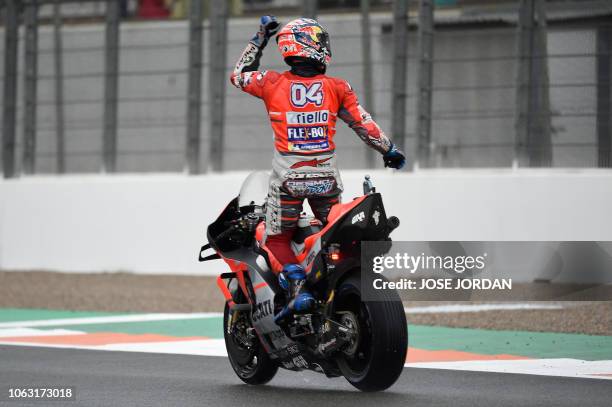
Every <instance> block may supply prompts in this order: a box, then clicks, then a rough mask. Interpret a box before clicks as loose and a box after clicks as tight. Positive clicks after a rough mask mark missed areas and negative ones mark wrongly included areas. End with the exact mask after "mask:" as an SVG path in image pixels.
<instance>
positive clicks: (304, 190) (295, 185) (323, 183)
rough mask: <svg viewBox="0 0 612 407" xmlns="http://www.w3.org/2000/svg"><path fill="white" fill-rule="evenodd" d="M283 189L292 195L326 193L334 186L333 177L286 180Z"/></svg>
mask: <svg viewBox="0 0 612 407" xmlns="http://www.w3.org/2000/svg"><path fill="white" fill-rule="evenodd" d="M284 186H285V189H286V190H287V191H288V192H289V193H290V194H291V195H293V196H296V197H301V196H311V195H326V194H328V193H330V192H331V191H332V190H333V189H334V187H335V186H336V180H334V179H333V178H317V179H303V180H293V179H292V180H287V181H285V183H284Z"/></svg>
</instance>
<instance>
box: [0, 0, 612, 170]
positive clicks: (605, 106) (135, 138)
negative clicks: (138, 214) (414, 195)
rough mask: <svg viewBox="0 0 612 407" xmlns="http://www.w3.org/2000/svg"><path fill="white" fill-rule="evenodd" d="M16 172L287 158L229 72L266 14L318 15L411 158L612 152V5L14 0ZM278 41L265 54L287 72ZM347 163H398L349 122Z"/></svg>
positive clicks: (10, 164) (5, 78) (228, 164)
mask: <svg viewBox="0 0 612 407" xmlns="http://www.w3.org/2000/svg"><path fill="white" fill-rule="evenodd" d="M0 13H1V17H2V18H1V21H2V26H1V27H0V53H1V54H2V55H3V58H2V59H3V63H2V64H1V66H0V88H2V96H1V97H0V108H1V110H2V114H1V118H0V120H2V169H3V174H4V177H5V178H11V177H19V176H21V175H23V174H56V173H60V174H61V173H99V172H105V173H115V172H118V173H125V172H130V173H135V172H136V173H141V172H142V173H146V172H188V173H191V174H201V173H207V172H224V171H233V170H251V169H267V168H269V166H270V159H271V152H272V143H271V142H269V141H271V140H270V139H271V129H270V128H269V124H268V120H267V118H266V116H265V114H264V113H265V112H264V108H263V106H262V105H261V103H260V101H258V100H257V99H255V98H252V97H249V96H248V95H245V94H242V93H241V92H240V91H238V90H237V89H235V88H233V87H231V86H230V85H229V81H228V77H229V73H230V71H231V69H232V65H233V63H234V61H235V59H237V58H238V56H239V55H240V53H241V51H242V49H243V48H244V46H245V45H246V42H247V41H248V39H249V38H250V37H251V36H252V34H253V33H254V32H255V31H256V30H257V27H258V16H260V15H262V14H274V15H277V16H278V18H279V20H281V22H287V21H289V20H291V19H293V18H296V17H298V16H311V17H317V18H318V19H319V20H320V22H321V23H322V24H323V25H324V26H325V27H326V28H327V30H328V31H329V33H330V35H331V43H332V52H333V59H332V64H331V66H330V68H329V70H328V73H329V74H330V75H332V76H341V77H343V78H345V79H347V80H348V81H349V82H350V83H351V85H352V86H353V87H354V88H355V89H356V91H357V93H358V95H359V96H360V100H361V103H362V104H363V105H364V106H365V107H366V109H367V110H369V111H370V112H371V113H372V114H373V116H374V117H375V119H376V120H377V121H378V122H379V124H380V125H381V126H382V128H383V129H384V130H385V132H386V133H387V134H389V135H390V136H391V137H393V139H394V140H395V141H396V142H397V143H398V144H400V145H402V146H403V148H404V150H405V151H406V153H407V154H408V157H409V163H410V166H411V169H415V168H458V167H466V168H474V167H485V168H491V167H500V168H504V167H506V168H510V167H514V168H517V167H564V168H567V167H580V168H595V167H610V166H611V165H612V160H611V157H612V135H611V120H612V119H611V118H612V116H611V104H610V100H611V97H612V95H611V79H610V78H611V76H610V74H611V69H612V65H611V50H612V19H611V17H612V2H610V1H603V0H602V1H597V0H547V1H544V0H497V1H492V0H489V1H487V0H420V1H419V0H395V1H393V0H320V1H316V0H315V1H313V0H309V1H299V0H228V1H220V0H204V1H189V0H98V1H77V0H1V1H0ZM274 45H275V44H274V43H273V42H272V43H271V44H270V45H269V47H268V48H267V49H266V50H265V52H264V57H263V60H262V69H274V70H284V69H286V66H285V65H284V63H283V61H282V59H281V57H280V55H279V53H278V50H277V49H276V47H275V46H274ZM336 140H337V144H338V145H339V148H338V153H339V160H340V165H341V168H343V169H351V168H354V169H364V168H378V167H382V165H381V160H380V159H379V158H378V156H377V155H375V154H374V153H373V152H371V151H366V150H367V149H366V148H364V146H363V144H362V143H361V141H360V140H359V139H358V138H357V137H356V136H355V135H354V134H353V133H352V132H351V131H350V129H348V128H347V127H346V126H343V125H340V126H339V131H338V135H337V138H336Z"/></svg>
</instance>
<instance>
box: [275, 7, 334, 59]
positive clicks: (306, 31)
mask: <svg viewBox="0 0 612 407" xmlns="http://www.w3.org/2000/svg"><path fill="white" fill-rule="evenodd" d="M276 42H277V43H278V50H279V51H280V53H281V55H282V56H283V59H284V60H285V62H287V63H289V61H288V59H289V60H290V58H292V57H302V58H310V59H314V60H315V61H317V62H319V63H321V64H323V65H324V66H327V65H329V63H330V61H331V47H330V45H329V34H328V33H327V31H326V30H325V29H324V28H323V27H322V26H321V25H320V24H319V23H318V22H317V20H313V19H310V18H298V19H296V20H293V21H290V22H289V23H287V25H285V26H284V27H283V28H282V29H281V30H280V31H279V32H278V34H277V36H276Z"/></svg>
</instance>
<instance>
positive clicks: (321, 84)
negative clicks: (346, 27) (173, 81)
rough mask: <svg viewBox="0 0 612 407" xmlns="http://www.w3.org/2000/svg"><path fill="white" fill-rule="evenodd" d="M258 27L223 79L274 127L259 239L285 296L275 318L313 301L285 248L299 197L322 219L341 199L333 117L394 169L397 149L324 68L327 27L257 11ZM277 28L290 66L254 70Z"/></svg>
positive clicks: (399, 159) (399, 163)
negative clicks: (252, 100)
mask: <svg viewBox="0 0 612 407" xmlns="http://www.w3.org/2000/svg"><path fill="white" fill-rule="evenodd" d="M260 22H261V24H260V28H259V31H258V32H257V33H256V34H255V35H254V36H253V38H251V40H250V41H249V43H248V44H247V46H246V48H245V49H244V51H243V52H242V54H241V56H240V58H239V59H238V61H237V63H236V65H235V68H234V70H233V72H232V74H231V77H230V81H231V83H232V84H233V85H234V86H236V87H237V88H239V89H241V90H243V91H244V92H246V93H249V94H251V95H253V96H255V97H257V98H260V99H262V100H263V102H264V104H265V106H266V110H267V112H268V117H269V120H270V124H271V126H272V129H273V132H274V147H275V151H274V158H273V161H272V175H271V177H270V184H269V190H268V196H267V200H266V238H265V244H264V246H265V247H264V249H265V250H266V251H267V252H268V257H269V260H270V262H271V265H272V268H273V271H274V272H275V273H277V274H278V275H279V281H280V284H281V287H283V288H284V289H285V290H286V291H287V292H288V293H289V296H290V301H289V304H288V305H287V306H286V307H285V309H283V310H282V311H281V312H280V313H279V315H277V317H276V319H277V321H280V320H282V319H283V318H284V317H286V316H287V315H290V314H291V313H293V312H295V311H297V312H303V311H307V310H309V309H311V308H312V306H313V305H314V297H313V296H312V294H310V292H308V290H307V289H306V288H305V287H304V283H305V278H306V274H305V271H304V269H303V268H302V266H301V265H300V264H299V262H298V260H297V258H296V256H295V254H294V252H293V250H292V249H291V245H290V242H291V238H292V236H293V233H294V231H295V229H296V227H297V221H298V219H299V216H300V213H301V211H302V204H303V202H304V200H305V199H308V203H309V204H310V207H311V209H312V211H313V213H314V215H315V217H316V218H317V219H318V220H319V221H321V222H322V223H323V224H325V223H326V220H327V215H328V214H329V211H330V210H331V207H332V206H333V205H335V204H336V203H338V202H339V201H340V194H341V192H342V190H343V187H342V181H341V178H340V174H339V172H338V168H337V165H336V155H335V143H334V135H335V132H336V129H335V126H336V121H337V119H338V117H339V118H340V119H341V120H343V121H344V122H346V123H347V125H348V126H349V127H350V128H351V129H352V130H353V131H354V132H355V133H356V134H357V135H358V136H359V137H360V138H361V139H362V140H363V141H364V142H365V143H366V144H367V145H368V146H369V147H371V148H373V149H375V150H376V151H378V152H379V153H381V154H382V156H383V161H384V164H385V166H386V167H391V168H395V169H400V168H402V167H403V166H404V164H405V157H404V154H403V153H402V152H401V151H400V150H399V149H398V148H397V147H396V146H395V145H394V144H393V143H392V141H391V140H390V139H389V138H388V137H387V136H386V135H385V133H384V132H383V131H382V130H381V129H380V127H379V126H378V125H377V124H376V122H375V121H374V120H373V119H372V117H371V116H370V114H369V113H368V112H367V111H366V110H365V109H364V108H363V107H362V106H361V105H360V104H359V101H358V99H357V96H356V95H355V92H354V91H353V89H352V88H351V86H350V85H349V84H348V82H347V81H345V80H344V79H340V78H335V77H331V76H327V75H325V72H326V69H327V66H328V65H329V63H330V61H331V55H332V54H331V47H330V40H329V34H328V33H327V31H326V30H325V29H324V28H323V27H322V26H321V25H320V24H319V23H318V22H317V21H316V20H313V19H308V18H299V19H296V20H293V21H290V22H289V23H288V24H287V25H285V26H284V27H283V28H282V29H280V30H279V28H280V25H279V23H278V21H277V20H276V18H275V17H273V16H263V17H261V20H260ZM274 35H276V42H277V45H278V49H279V51H280V53H281V55H282V56H283V59H284V60H285V62H286V63H287V64H288V65H289V66H290V70H289V71H285V72H282V73H281V72H275V71H266V70H262V71H259V70H258V69H259V64H260V59H261V56H262V52H263V49H264V48H265V47H266V45H267V43H268V41H269V39H270V38H272V37H273V36H274Z"/></svg>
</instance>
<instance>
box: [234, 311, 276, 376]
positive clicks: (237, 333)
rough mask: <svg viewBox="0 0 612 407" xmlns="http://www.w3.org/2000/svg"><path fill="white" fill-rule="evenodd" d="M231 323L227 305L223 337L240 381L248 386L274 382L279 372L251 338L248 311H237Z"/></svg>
mask: <svg viewBox="0 0 612 407" xmlns="http://www.w3.org/2000/svg"><path fill="white" fill-rule="evenodd" d="M232 319H234V322H233V323H230V309H229V305H228V304H227V303H226V304H225V309H224V311H223V336H224V338H225V347H226V349H227V356H228V357H229V361H230V364H231V365H232V369H234V372H236V374H237V375H238V377H239V378H240V380H242V381H243V382H245V383H247V384H265V383H267V382H269V381H270V380H272V378H273V377H274V375H275V374H276V372H277V371H278V365H277V364H276V363H274V362H273V361H272V360H271V359H270V357H269V356H268V354H267V353H266V351H265V350H264V349H263V347H262V346H261V345H260V343H259V340H258V339H257V338H256V337H255V338H250V336H249V335H250V334H249V328H251V320H250V318H249V315H248V314H247V312H246V311H237V312H234V313H233V315H232Z"/></svg>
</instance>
